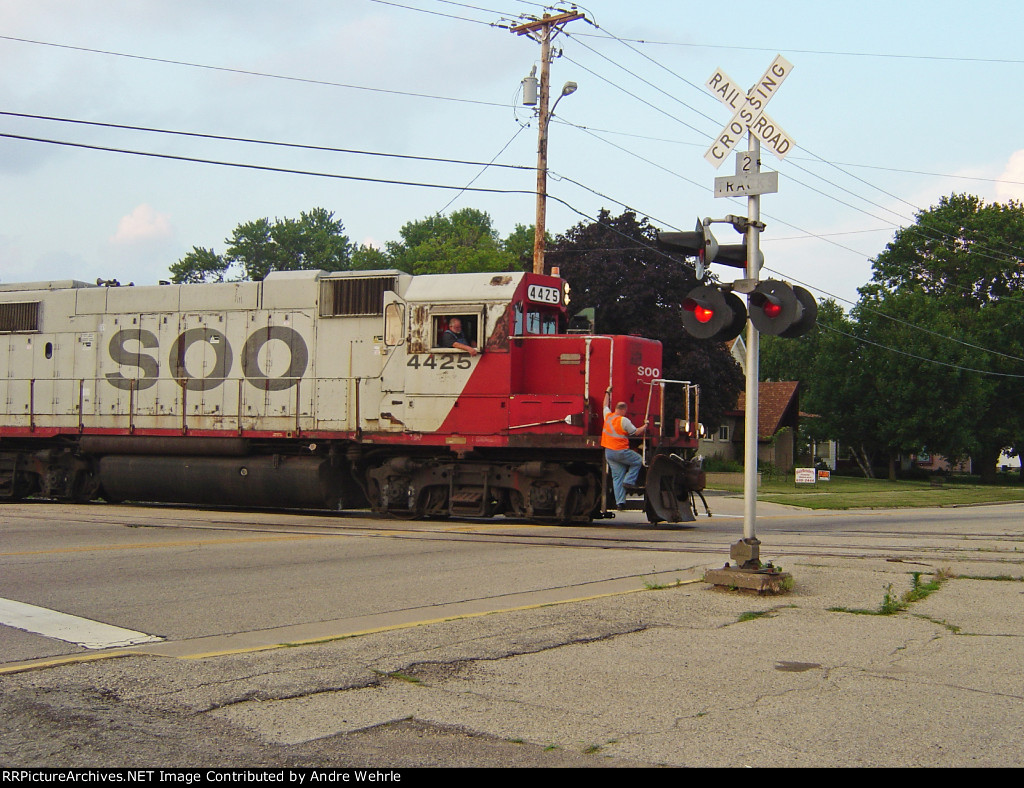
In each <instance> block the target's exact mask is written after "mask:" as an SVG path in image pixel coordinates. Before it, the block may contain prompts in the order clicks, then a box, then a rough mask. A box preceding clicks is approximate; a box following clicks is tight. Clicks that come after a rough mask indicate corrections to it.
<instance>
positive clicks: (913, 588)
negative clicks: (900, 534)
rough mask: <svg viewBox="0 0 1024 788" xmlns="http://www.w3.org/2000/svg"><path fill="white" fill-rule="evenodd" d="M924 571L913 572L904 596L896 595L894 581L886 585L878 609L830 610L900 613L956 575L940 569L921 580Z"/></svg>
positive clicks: (839, 609)
mask: <svg viewBox="0 0 1024 788" xmlns="http://www.w3.org/2000/svg"><path fill="white" fill-rule="evenodd" d="M923 574H924V573H923V572H912V573H911V583H910V590H909V591H907V592H906V593H905V594H904V595H903V596H902V597H898V596H896V593H895V592H894V591H893V588H892V583H889V585H887V586H886V587H885V596H883V597H882V604H881V605H880V606H879V608H878V609H877V610H861V609H857V608H849V607H830V608H829V611H830V612H833V613H856V614H858V615H862V616H891V615H895V614H896V613H900V612H902V611H904V610H906V609H907V607H909V606H910V605H911V604H912V603H914V602H920V601H921V600H922V599H924V598H925V597H927V596H929V595H931V594H934V593H935V592H936V591H938V590H939V589H940V588H942V584H943V583H945V582H946V581H947V580H949V579H950V578H951V577H954V575H953V573H952V571H950V570H949V569H938V570H936V572H935V574H933V575H932V579H931V580H929V581H928V582H927V583H924V582H922V581H921V575H923Z"/></svg>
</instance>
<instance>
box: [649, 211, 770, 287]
mask: <svg viewBox="0 0 1024 788" xmlns="http://www.w3.org/2000/svg"><path fill="white" fill-rule="evenodd" d="M658 246H659V247H660V248H662V249H666V250H668V251H670V252H681V253H682V254H684V255H685V256H687V257H696V258H697V263H696V265H695V266H694V270H695V271H696V273H697V279H703V278H704V272H705V271H706V270H707V267H708V266H709V265H710V264H711V263H720V264H721V265H730V266H732V267H733V268H746V266H747V244H746V239H744V242H743V243H741V244H720V243H718V240H717V239H716V238H715V236H714V235H713V234H712V233H711V228H710V227H709V226H708V224H706V223H704V222H702V221H701V220H700V219H699V218H698V219H697V228H696V229H695V230H694V231H693V232H688V233H658ZM760 262H761V260H759V263H760Z"/></svg>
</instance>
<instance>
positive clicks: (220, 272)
mask: <svg viewBox="0 0 1024 788" xmlns="http://www.w3.org/2000/svg"><path fill="white" fill-rule="evenodd" d="M229 266H230V263H228V261H227V260H225V259H224V258H223V257H222V256H221V255H219V254H217V253H216V252H215V251H213V249H203V248H202V247H200V246H193V247H192V251H191V252H189V253H188V254H186V255H185V256H184V257H182V258H181V259H180V260H179V261H178V262H176V263H174V264H173V265H171V268H170V274H171V281H172V282H176V283H178V284H198V283H200V282H223V281H224V278H225V276H226V275H227V271H228V267H229Z"/></svg>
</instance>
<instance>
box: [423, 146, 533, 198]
mask: <svg viewBox="0 0 1024 788" xmlns="http://www.w3.org/2000/svg"><path fill="white" fill-rule="evenodd" d="M526 128H528V127H527V126H520V127H519V130H518V131H516V133H515V134H513V135H512V137H511V139H509V141H508V142H506V143H505V145H504V146H503V147H502V149H501V150H500V151H498V152H497V153H495V154H494V158H493V159H491V161H490V162H489V163H488V164H485V165H483V168H482V169H481V170H480V172H478V173H477V174H476V175H474V176H473V179H472V180H471V181H470V182H469V183H467V184H466V187H465V188H464V189H463V190H462V191H460V192H459V193H458V194H456V195H455V196H454V197H452V198H451V199H450V200H449V201H448V202H447V204H446V205H445V206H444V208H442V209H441V210H440V211H438V214H442V213H444V212H445V211H447V210H448V209H449V208H450V207H451V204H452V203H453V202H455V201H456V200H457V199H459V197H461V196H462V195H463V194H465V192H466V189H468V188H469V187H470V186H472V185H473V184H474V183H476V182H477V179H478V178H480V176H481V175H483V174H484V173H485V172H487V170H488V169H489V168H490V167H503V166H509V165H502V164H495V163H494V162H495V161H497V159H498V157H499V156H500V155H501V154H503V153H504V152H505V151H506V150H508V146H509V145H511V144H512V143H513V142H515V141H516V138H517V137H518V136H519V135H520V134H522V133H523V131H524V130H525V129H526ZM515 169H531V168H529V167H516V168H515Z"/></svg>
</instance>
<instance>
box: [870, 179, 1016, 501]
mask: <svg viewBox="0 0 1024 788" xmlns="http://www.w3.org/2000/svg"><path fill="white" fill-rule="evenodd" d="M916 218H917V221H916V224H915V225H913V226H911V227H905V228H902V229H901V230H899V231H898V232H897V233H896V235H895V237H894V239H893V241H892V242H891V243H890V244H889V245H888V246H887V247H886V248H885V250H884V251H883V252H882V253H881V254H879V255H878V257H877V258H876V259H875V260H874V261H873V270H874V275H873V278H872V281H871V283H870V284H869V285H867V286H865V287H864V288H861V301H860V303H859V304H858V306H857V307H856V309H855V310H854V311H855V315H856V317H857V319H858V321H859V323H860V324H861V330H862V333H863V336H864V338H865V339H867V340H869V341H871V342H874V343H876V344H875V345H874V346H872V349H871V350H870V351H867V352H869V354H870V356H871V357H872V359H873V362H874V363H875V365H876V369H877V370H878V371H880V372H881V373H882V374H881V375H878V376H877V382H876V385H875V389H874V391H875V394H876V396H878V397H880V398H884V401H885V402H886V407H885V414H886V416H885V418H884V419H883V420H882V422H881V424H880V428H881V429H884V430H888V431H890V433H891V437H890V439H889V449H890V452H891V453H895V452H897V451H899V452H907V451H914V450H920V449H923V448H926V447H927V448H928V449H929V450H931V451H934V452H938V453H941V454H945V455H946V456H947V457H949V458H950V459H956V458H959V457H963V456H970V457H971V459H972V461H973V464H974V466H975V469H976V470H977V471H978V472H979V473H980V475H981V477H982V480H983V481H993V480H994V479H995V474H996V462H997V460H998V457H999V453H1000V451H1001V450H1002V449H1003V448H1006V447H1019V446H1020V445H1021V439H1022V437H1024V387H1022V386H1021V382H1022V380H1024V320H1022V319H1021V317H1020V316H1021V309H1022V307H1021V303H1022V296H1024V257H1022V253H1021V250H1022V249H1024V205H1022V204H1021V203H1019V202H1015V201H1011V202H1009V203H1007V204H1005V205H1000V204H998V203H993V204H986V203H985V202H984V201H982V200H981V199H980V198H978V197H975V196H973V195H966V194H965V195H952V196H950V197H944V198H942V200H940V202H939V204H938V205H937V206H935V207H933V208H931V209H930V210H927V211H921V212H919V213H918V214H917V217H916Z"/></svg>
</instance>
